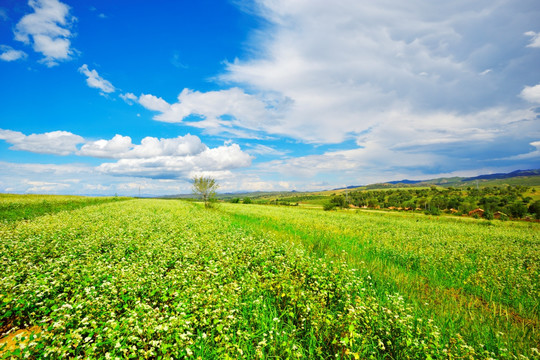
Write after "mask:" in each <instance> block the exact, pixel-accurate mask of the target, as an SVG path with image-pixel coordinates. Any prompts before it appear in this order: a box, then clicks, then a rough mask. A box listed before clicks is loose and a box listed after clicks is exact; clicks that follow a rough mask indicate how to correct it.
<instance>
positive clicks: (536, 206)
mask: <svg viewBox="0 0 540 360" xmlns="http://www.w3.org/2000/svg"><path fill="white" fill-rule="evenodd" d="M528 210H529V213H530V214H534V216H535V218H536V219H540V200H536V201H535V202H533V203H532V204H531V205H529V209H528Z"/></svg>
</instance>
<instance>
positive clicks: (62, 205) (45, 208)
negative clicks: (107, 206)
mask: <svg viewBox="0 0 540 360" xmlns="http://www.w3.org/2000/svg"><path fill="white" fill-rule="evenodd" d="M127 199H128V198H124V197H99V198H98V197H86V196H55V195H15V194H0V221H2V220H4V221H15V220H28V219H32V218H34V217H37V216H42V215H45V214H50V213H56V212H59V211H64V210H74V209H78V208H81V207H85V206H89V205H97V204H102V203H107V202H113V201H122V200H127Z"/></svg>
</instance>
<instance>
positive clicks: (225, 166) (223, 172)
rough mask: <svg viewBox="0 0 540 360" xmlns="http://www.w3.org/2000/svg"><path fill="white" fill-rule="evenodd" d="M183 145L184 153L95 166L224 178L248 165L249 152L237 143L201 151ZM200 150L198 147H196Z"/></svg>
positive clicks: (128, 172) (149, 174)
mask: <svg viewBox="0 0 540 360" xmlns="http://www.w3.org/2000/svg"><path fill="white" fill-rule="evenodd" d="M193 150H195V149H189V147H186V148H185V149H184V151H183V152H184V155H158V156H153V157H145V158H123V159H120V160H118V161H117V162H116V163H104V164H101V165H100V166H99V167H98V170H99V171H101V172H103V173H106V174H109V175H120V176H136V177H146V178H153V179H190V178H192V177H193V176H196V175H206V176H213V177H215V178H218V179H219V178H224V177H227V176H230V170H232V169H237V168H242V167H248V166H250V165H251V156H250V155H248V154H247V153H245V152H243V151H242V150H241V149H240V146H238V145H237V144H232V145H223V146H219V147H216V148H212V149H210V148H207V147H206V146H205V147H204V150H202V151H197V150H195V151H193ZM199 150H200V149H199Z"/></svg>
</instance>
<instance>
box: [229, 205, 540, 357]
mask: <svg viewBox="0 0 540 360" xmlns="http://www.w3.org/2000/svg"><path fill="white" fill-rule="evenodd" d="M223 210H225V211H230V212H231V214H232V215H234V216H235V217H236V218H237V219H238V220H239V221H241V222H240V225H241V226H257V227H260V228H261V232H264V233H272V232H277V233H279V234H283V233H287V234H290V236H291V237H293V238H294V239H298V241H300V242H301V243H302V244H303V245H304V246H305V247H307V248H309V249H311V251H313V252H315V253H317V254H318V255H319V256H328V257H331V258H332V257H333V258H340V257H342V256H345V257H346V258H347V259H349V263H350V264H351V266H360V265H362V266H366V267H367V268H368V269H369V270H370V277H371V278H372V279H373V280H372V283H373V285H374V289H375V290H376V293H377V297H378V299H379V302H380V304H381V306H385V305H384V304H386V301H387V298H386V296H387V295H388V294H389V293H390V294H392V293H394V292H399V293H400V294H402V295H403V296H404V298H405V299H408V300H410V301H411V302H412V303H414V304H416V305H414V306H413V309H414V311H413V313H414V316H415V317H420V318H423V319H424V320H426V319H430V318H432V319H433V321H434V324H436V325H437V326H439V331H440V334H441V337H442V338H443V339H445V340H444V341H453V340H455V339H456V338H457V334H458V333H459V334H461V335H462V336H463V338H464V339H468V340H467V343H468V345H467V346H471V347H473V348H474V349H477V350H475V351H477V354H476V356H473V358H486V357H492V358H513V357H514V356H516V357H518V354H523V355H526V356H530V357H533V358H534V356H533V355H534V351H533V352H531V351H532V350H531V349H532V348H536V347H537V345H536V344H537V335H536V334H537V333H536V330H535V329H536V327H535V326H536V325H534V324H537V322H538V321H539V315H540V314H539V312H538V297H537V292H538V291H539V290H540V287H539V286H540V269H539V268H538V267H537V266H536V265H533V264H538V263H539V262H540V238H539V234H540V225H538V224H534V223H519V222H512V223H505V222H494V223H493V222H479V221H470V219H463V218H455V217H437V218H430V217H424V216H422V215H419V214H414V213H403V212H393V213H380V212H364V211H358V212H355V214H356V215H352V213H345V212H324V213H323V212H322V211H321V212H317V211H312V210H307V209H306V210H302V209H293V208H282V209H279V210H278V209H276V208H272V207H261V206H258V207H250V208H249V209H248V208H238V209H236V208H235V209H223ZM487 225H489V226H487ZM408 304H411V303H408ZM478 319H482V321H478ZM519 319H523V320H519ZM452 339H453V340H452ZM475 344H476V345H475ZM478 344H482V345H478ZM481 349H491V350H490V351H494V352H495V353H496V355H491V356H488V355H480V354H481V353H482V351H483V350H481ZM506 349H509V351H510V354H511V355H510V354H509V353H507V352H506V351H507V350H506ZM398 358H399V357H398ZM404 358H406V357H404ZM442 358H446V357H444V356H443V357H442Z"/></svg>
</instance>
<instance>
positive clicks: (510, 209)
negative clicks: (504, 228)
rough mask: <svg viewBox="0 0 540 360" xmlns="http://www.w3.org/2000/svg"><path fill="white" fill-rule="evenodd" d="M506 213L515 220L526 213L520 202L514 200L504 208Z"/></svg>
mask: <svg viewBox="0 0 540 360" xmlns="http://www.w3.org/2000/svg"><path fill="white" fill-rule="evenodd" d="M506 212H507V213H508V214H510V216H512V217H515V218H522V217H523V216H525V214H526V213H527V206H525V204H523V202H522V201H519V200H516V201H514V202H513V203H511V204H509V205H508V206H506Z"/></svg>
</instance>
